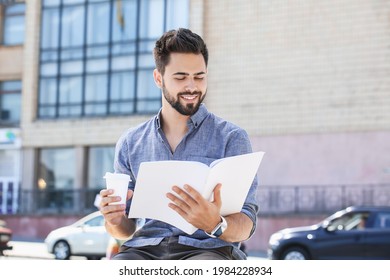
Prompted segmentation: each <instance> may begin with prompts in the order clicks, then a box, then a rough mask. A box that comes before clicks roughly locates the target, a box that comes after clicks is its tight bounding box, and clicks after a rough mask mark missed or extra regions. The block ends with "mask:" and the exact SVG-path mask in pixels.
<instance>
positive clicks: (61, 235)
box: [45, 211, 111, 260]
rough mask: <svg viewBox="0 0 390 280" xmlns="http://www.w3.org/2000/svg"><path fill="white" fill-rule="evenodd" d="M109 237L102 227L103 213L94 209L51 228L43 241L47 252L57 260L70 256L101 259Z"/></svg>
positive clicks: (104, 253)
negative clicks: (73, 220)
mask: <svg viewBox="0 0 390 280" xmlns="http://www.w3.org/2000/svg"><path fill="white" fill-rule="evenodd" d="M110 238H111V237H110V235H109V234H108V233H107V231H106V229H105V227H104V217H103V215H102V214H101V213H100V212H99V211H96V212H94V213H92V214H89V215H87V216H85V217H84V218H82V219H80V220H78V221H77V222H75V223H74V224H72V225H69V226H65V227H61V228H58V229H55V230H53V231H52V232H50V233H49V234H48V236H47V237H46V239H45V243H46V246H47V250H48V251H49V253H52V254H54V256H55V258H56V259H59V260H67V259H69V258H70V257H71V256H85V257H86V258H87V259H101V258H103V257H106V251H107V245H108V242H109V240H110Z"/></svg>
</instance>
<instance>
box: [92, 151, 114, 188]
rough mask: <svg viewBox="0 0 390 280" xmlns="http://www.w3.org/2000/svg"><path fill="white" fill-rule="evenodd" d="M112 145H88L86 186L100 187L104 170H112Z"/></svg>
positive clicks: (102, 186) (101, 186)
mask: <svg viewBox="0 0 390 280" xmlns="http://www.w3.org/2000/svg"><path fill="white" fill-rule="evenodd" d="M114 154H115V147H114V146H101V147H90V148H89V155H88V188H89V189H102V188H104V187H105V184H106V182H105V181H104V179H103V176H104V174H105V173H106V172H114V165H113V164H114Z"/></svg>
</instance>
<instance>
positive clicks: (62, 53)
mask: <svg viewBox="0 0 390 280" xmlns="http://www.w3.org/2000/svg"><path fill="white" fill-rule="evenodd" d="M188 3H189V0H143V1H138V0H121V1H112V0H89V1H82V0H62V1H59V0H44V1H43V5H42V28H41V34H42V37H41V54H40V83H39V84H40V89H39V99H38V100H39V103H38V117H39V118H62V117H64V118H65V117H84V116H93V115H99V116H101V115H117V114H123V115H130V114H137V113H142V114H143V113H156V112H157V111H158V109H159V108H160V106H161V93H160V91H159V89H158V88H157V87H156V86H155V83H154V80H153V69H154V60H153V55H152V50H153V47H154V42H155V41H156V40H157V39H158V38H159V37H160V36H161V34H162V33H163V31H164V30H168V27H169V28H170V29H171V28H174V27H175V28H177V27H186V26H188V13H189V4H188Z"/></svg>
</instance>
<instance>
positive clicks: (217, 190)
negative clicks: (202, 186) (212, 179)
mask: <svg viewBox="0 0 390 280" xmlns="http://www.w3.org/2000/svg"><path fill="white" fill-rule="evenodd" d="M221 188H222V184H217V186H216V187H215V188H214V201H213V203H214V204H215V205H216V206H217V207H218V208H221V206H222V198H221Z"/></svg>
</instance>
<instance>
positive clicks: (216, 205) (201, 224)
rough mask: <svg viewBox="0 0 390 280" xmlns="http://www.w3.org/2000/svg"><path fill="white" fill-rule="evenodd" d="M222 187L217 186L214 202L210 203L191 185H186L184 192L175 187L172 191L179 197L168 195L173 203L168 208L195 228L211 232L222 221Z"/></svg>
mask: <svg viewBox="0 0 390 280" xmlns="http://www.w3.org/2000/svg"><path fill="white" fill-rule="evenodd" d="M221 187H222V185H221V184H218V185H216V187H215V188H214V200H213V201H211V202H210V201H207V200H206V199H204V198H203V197H202V195H201V194H200V193H199V192H198V191H196V190H195V189H194V188H192V187H191V186H189V185H184V190H183V189H181V188H179V187H177V186H173V187H172V190H173V191H174V192H175V193H176V194H177V195H174V194H172V193H167V197H168V198H169V199H170V200H171V201H172V203H169V205H168V206H169V207H170V208H172V209H173V210H175V211H176V212H177V213H178V214H179V215H180V216H182V217H183V218H184V219H185V220H186V221H187V222H189V223H190V224H192V225H193V226H195V227H197V228H199V229H202V230H204V231H206V232H211V231H212V230H213V229H214V227H215V226H216V225H217V224H218V223H219V222H220V221H221V216H220V210H221V206H222V201H221Z"/></svg>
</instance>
